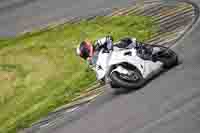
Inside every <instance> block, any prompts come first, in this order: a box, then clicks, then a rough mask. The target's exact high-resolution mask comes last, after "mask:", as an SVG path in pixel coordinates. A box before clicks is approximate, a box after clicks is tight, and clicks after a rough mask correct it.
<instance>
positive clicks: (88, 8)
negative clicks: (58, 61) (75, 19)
mask: <svg viewBox="0 0 200 133" xmlns="http://www.w3.org/2000/svg"><path fill="white" fill-rule="evenodd" d="M13 1H14V0H13ZM16 1H17V0H15V2H16ZM86 1H87V2H86ZM192 1H193V2H195V3H196V4H197V5H199V6H200V1H199V0H192ZM2 2H6V1H5V0H3V1H1V2H0V29H1V32H0V34H2V35H6V34H7V35H11V33H12V34H15V33H17V32H21V31H22V30H23V29H25V28H27V27H29V26H37V25H38V24H40V23H46V22H47V21H49V20H53V19H55V18H57V17H58V18H62V17H63V16H66V17H71V16H73V15H76V16H80V15H87V14H88V13H90V12H93V11H97V9H98V10H101V9H103V8H109V7H111V6H122V5H124V4H127V3H128V2H129V1H128V0H123V1H116V0H107V1H103V0H85V1H83V0H82V1H81V0H73V1H71V2H70V1H64V0H56V1H55V0H34V1H30V2H27V3H26V2H22V3H21V4H16V3H15V4H16V5H17V6H16V5H14V6H11V5H9V4H8V5H6V6H7V7H6V6H2V7H1V5H2V4H1V3H2ZM88 2H89V3H88ZM42 3H43V4H42ZM45 3H46V4H45ZM47 3H48V4H47ZM113 3H115V4H113ZM4 4H6V3H4ZM5 7H6V8H5ZM37 8H38V9H40V10H37ZM43 11H44V12H43ZM43 17H46V18H49V19H46V18H43ZM38 19H41V21H38ZM24 25H25V26H24ZM199 43H200V20H198V21H197V23H196V24H195V25H194V26H193V28H192V29H191V30H190V31H188V33H187V34H186V35H185V36H184V37H183V38H182V39H181V40H180V41H178V42H177V44H176V45H175V46H174V47H173V49H174V50H175V51H176V52H177V53H178V54H179V55H180V57H181V58H182V61H183V62H182V64H181V65H179V66H177V67H175V68H173V69H171V70H169V71H168V72H166V73H164V74H162V75H160V76H159V77H157V78H155V79H154V80H152V81H151V82H149V84H147V85H146V86H145V87H144V88H142V89H140V90H138V91H135V92H130V93H128V94H123V95H114V94H113V93H112V91H110V89H108V88H105V89H106V90H107V91H106V92H105V93H104V94H103V95H102V96H100V97H98V98H97V99H96V100H95V101H94V102H92V103H91V104H88V105H85V106H84V107H82V108H80V109H78V110H77V111H74V112H72V113H70V114H68V113H66V116H64V117H62V118H60V119H59V120H58V121H57V122H56V123H54V124H46V125H43V126H42V127H41V128H40V130H39V129H35V131H34V130H33V131H31V132H45V133H188V132H190V133H199V132H200V52H199V51H200V45H199Z"/></svg>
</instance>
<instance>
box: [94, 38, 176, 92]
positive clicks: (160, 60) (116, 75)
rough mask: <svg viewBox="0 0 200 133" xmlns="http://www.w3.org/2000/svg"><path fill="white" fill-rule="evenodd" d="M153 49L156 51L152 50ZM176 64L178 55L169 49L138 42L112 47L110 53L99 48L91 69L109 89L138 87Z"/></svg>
mask: <svg viewBox="0 0 200 133" xmlns="http://www.w3.org/2000/svg"><path fill="white" fill-rule="evenodd" d="M133 40H134V39H133ZM118 43H119V42H118ZM115 44H116V43H115ZM114 46H115V45H114ZM155 48H157V49H158V51H157V52H156V53H153V52H152V51H153V49H155ZM145 49H148V51H151V52H149V53H147V54H148V57H150V58H149V59H146V58H145V54H144V52H142V51H144V50H145ZM177 63H178V56H177V54H176V53H175V52H174V51H172V50H171V49H169V48H166V47H164V46H159V45H144V44H140V46H138V47H137V48H130V49H128V48H127V49H124V48H123V49H122V48H117V47H114V48H113V50H111V51H109V52H104V49H103V48H102V49H101V50H100V52H99V54H98V58H97V59H96V63H95V65H94V67H93V68H92V69H93V70H94V71H95V72H96V76H97V79H98V80H102V81H105V82H106V83H109V84H110V85H111V87H112V88H123V89H124V88H125V89H137V88H140V87H141V86H142V85H144V84H145V82H147V81H148V79H150V78H152V77H153V76H154V75H156V74H158V73H159V72H160V71H161V70H163V69H169V68H170V67H172V66H174V65H175V64H177Z"/></svg>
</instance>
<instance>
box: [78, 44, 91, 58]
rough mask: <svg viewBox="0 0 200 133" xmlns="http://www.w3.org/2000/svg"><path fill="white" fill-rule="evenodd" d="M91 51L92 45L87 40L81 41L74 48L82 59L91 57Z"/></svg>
mask: <svg viewBox="0 0 200 133" xmlns="http://www.w3.org/2000/svg"><path fill="white" fill-rule="evenodd" d="M92 52H93V46H92V44H91V43H90V42H89V41H83V42H81V44H80V45H79V46H78V47H77V48H76V54H77V55H79V56H80V57H82V58H84V59H87V58H88V57H91V56H92Z"/></svg>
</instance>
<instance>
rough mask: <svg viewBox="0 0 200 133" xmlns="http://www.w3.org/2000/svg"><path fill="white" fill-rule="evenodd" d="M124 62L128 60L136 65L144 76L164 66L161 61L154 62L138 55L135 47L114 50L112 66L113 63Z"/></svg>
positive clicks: (111, 59) (110, 63) (111, 60)
mask: <svg viewBox="0 0 200 133" xmlns="http://www.w3.org/2000/svg"><path fill="white" fill-rule="evenodd" d="M122 62H127V63H129V64H132V65H133V66H135V67H136V68H137V69H138V70H139V71H140V73H141V74H142V76H143V78H146V77H147V76H148V75H149V74H150V73H152V72H154V71H156V70H158V69H159V68H161V66H162V63H161V62H152V61H149V60H143V59H142V58H140V57H138V56H137V54H136V50H135V49H125V50H119V51H113V52H112V54H111V57H110V61H109V64H108V65H109V67H111V66H112V65H115V64H120V63H122Z"/></svg>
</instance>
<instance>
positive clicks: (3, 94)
mask: <svg viewBox="0 0 200 133" xmlns="http://www.w3.org/2000/svg"><path fill="white" fill-rule="evenodd" d="M155 32H156V31H155V26H154V24H153V22H152V19H151V18H148V17H142V16H126V17H125V16H121V17H119V16H118V17H109V18H108V17H107V18H106V17H97V18H95V19H93V20H89V21H87V20H82V21H80V22H79V23H76V24H70V23H66V24H64V25H60V26H57V27H55V28H52V29H49V30H44V31H39V32H34V33H28V34H25V35H21V36H18V37H16V38H11V39H1V40H0V86H1V88H0V133H7V132H16V131H17V130H18V129H20V128H24V127H27V126H30V124H31V123H32V122H34V121H36V120H38V119H39V118H40V117H42V116H45V115H47V113H48V112H49V111H52V110H53V109H55V108H56V107H58V106H60V105H62V104H66V103H69V102H70V101H72V99H73V98H75V97H77V96H79V95H80V94H81V93H82V92H83V91H84V90H85V89H86V88H87V87H88V86H89V85H91V84H92V83H94V81H95V74H94V72H92V71H90V70H89V71H88V66H87V64H86V62H85V61H84V60H82V59H80V58H79V57H77V56H76V55H75V50H74V48H75V46H76V45H77V44H79V43H80V41H82V40H83V39H91V40H95V39H98V38H100V37H104V36H106V35H108V34H109V35H112V36H114V39H115V40H116V41H117V40H119V39H120V38H122V37H127V36H134V37H136V38H138V39H139V40H140V41H144V40H147V39H149V38H150V37H151V35H152V34H153V33H155Z"/></svg>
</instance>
